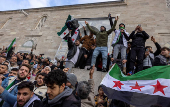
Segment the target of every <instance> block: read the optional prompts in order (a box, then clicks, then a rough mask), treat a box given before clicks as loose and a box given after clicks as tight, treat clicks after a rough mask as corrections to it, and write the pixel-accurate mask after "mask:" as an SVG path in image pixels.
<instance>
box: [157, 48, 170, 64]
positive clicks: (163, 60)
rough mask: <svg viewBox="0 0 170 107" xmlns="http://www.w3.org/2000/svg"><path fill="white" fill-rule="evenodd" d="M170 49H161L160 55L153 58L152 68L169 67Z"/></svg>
mask: <svg viewBox="0 0 170 107" xmlns="http://www.w3.org/2000/svg"><path fill="white" fill-rule="evenodd" d="M169 56H170V49H169V48H167V47H163V48H162V49H161V54H160V55H158V56H156V57H155V60H154V66H165V65H170V57H169Z"/></svg>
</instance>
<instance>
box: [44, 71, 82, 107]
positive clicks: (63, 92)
mask: <svg viewBox="0 0 170 107" xmlns="http://www.w3.org/2000/svg"><path fill="white" fill-rule="evenodd" d="M44 81H45V83H46V85H47V87H48V88H47V94H48V97H47V98H46V99H45V100H44V101H43V107H81V101H80V100H78V99H76V98H75V96H74V95H73V94H72V89H71V88H69V87H67V86H66V82H67V76H66V74H65V72H63V71H62V70H60V69H57V70H53V71H51V72H50V73H49V74H48V75H47V76H46V77H45V78H44Z"/></svg>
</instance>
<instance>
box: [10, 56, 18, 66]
mask: <svg viewBox="0 0 170 107" xmlns="http://www.w3.org/2000/svg"><path fill="white" fill-rule="evenodd" d="M10 62H11V64H15V63H17V57H16V56H12V57H11V60H10Z"/></svg>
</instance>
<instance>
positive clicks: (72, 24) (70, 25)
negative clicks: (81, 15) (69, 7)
mask: <svg viewBox="0 0 170 107" xmlns="http://www.w3.org/2000/svg"><path fill="white" fill-rule="evenodd" d="M78 27H79V24H78V20H76V19H74V18H73V17H72V16H71V15H68V18H67V20H66V23H65V25H64V27H63V28H62V29H61V31H60V32H58V33H57V34H58V36H60V37H61V38H62V39H64V40H65V41H66V42H67V40H68V36H69V33H70V30H71V40H72V41H73V43H75V41H76V40H79V39H80V38H81V37H80V30H79V29H78Z"/></svg>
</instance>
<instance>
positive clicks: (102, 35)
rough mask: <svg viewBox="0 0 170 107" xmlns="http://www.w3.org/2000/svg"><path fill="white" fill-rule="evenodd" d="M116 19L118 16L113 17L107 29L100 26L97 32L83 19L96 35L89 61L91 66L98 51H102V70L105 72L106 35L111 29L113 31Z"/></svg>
mask: <svg viewBox="0 0 170 107" xmlns="http://www.w3.org/2000/svg"><path fill="white" fill-rule="evenodd" d="M117 20H118V16H117V18H116V19H115V22H114V25H113V26H112V28H111V29H110V30H108V31H106V28H105V27H104V26H101V27H100V31H99V32H97V31H95V30H93V29H92V28H91V27H90V26H89V24H88V22H86V21H85V24H86V25H87V27H88V29H89V30H90V31H91V32H92V33H93V34H94V35H96V48H95V50H94V52H93V56H92V61H91V68H92V66H93V65H95V63H96V58H97V56H98V55H99V53H100V52H101V53H102V59H103V60H102V61H103V62H102V64H103V65H102V68H103V69H102V72H106V66H107V55H108V49H107V41H108V36H109V35H110V34H111V33H112V31H114V29H115V26H116V24H117Z"/></svg>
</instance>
